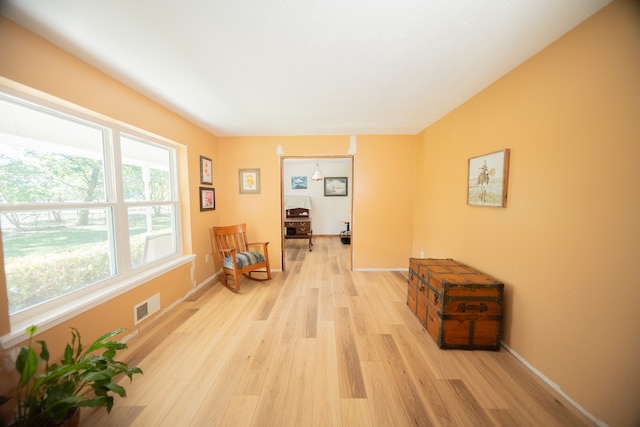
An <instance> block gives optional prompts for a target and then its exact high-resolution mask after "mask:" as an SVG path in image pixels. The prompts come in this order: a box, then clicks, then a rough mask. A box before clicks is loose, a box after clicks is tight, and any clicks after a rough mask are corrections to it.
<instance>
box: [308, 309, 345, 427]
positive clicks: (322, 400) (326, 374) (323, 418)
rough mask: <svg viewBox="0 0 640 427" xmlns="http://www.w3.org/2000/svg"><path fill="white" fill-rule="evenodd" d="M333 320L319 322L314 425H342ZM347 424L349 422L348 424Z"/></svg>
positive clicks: (314, 391)
mask: <svg viewBox="0 0 640 427" xmlns="http://www.w3.org/2000/svg"><path fill="white" fill-rule="evenodd" d="M335 349H336V337H335V329H334V326H333V322H320V323H318V337H317V343H316V363H315V377H314V390H313V393H314V397H313V417H312V424H311V425H312V426H313V427H329V426H340V424H341V418H342V414H341V412H340V381H339V379H338V358H337V355H336V351H335ZM346 425H347V426H348V425H349V424H346Z"/></svg>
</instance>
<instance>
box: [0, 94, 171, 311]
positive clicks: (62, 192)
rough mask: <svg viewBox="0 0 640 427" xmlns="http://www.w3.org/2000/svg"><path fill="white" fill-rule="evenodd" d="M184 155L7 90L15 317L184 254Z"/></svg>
mask: <svg viewBox="0 0 640 427" xmlns="http://www.w3.org/2000/svg"><path fill="white" fill-rule="evenodd" d="M175 165H176V149H175V147H174V146H172V145H170V144H168V143H167V142H166V141H162V140H160V139H159V138H153V137H149V136H146V135H143V134H141V133H140V134H138V133H137V132H135V131H133V130H131V129H123V128H122V127H120V126H116V125H112V124H109V123H102V122H100V121H99V120H97V119H92V118H87V117H84V116H80V115H77V114H74V113H69V112H66V111H65V112H63V111H61V110H59V109H57V108H56V109H52V108H50V107H45V106H42V105H38V104H36V103H33V102H30V101H26V100H23V99H20V98H17V97H14V96H11V95H8V94H4V93H1V92H0V227H1V229H2V239H3V241H2V242H3V247H4V266H5V275H6V282H7V294H8V297H9V313H10V314H11V315H21V314H23V313H27V315H28V313H29V311H30V310H41V309H43V307H44V308H45V309H46V307H47V306H51V305H55V304H60V303H61V302H64V301H65V300H69V299H71V298H74V295H77V293H78V292H85V293H86V292H91V291H92V289H99V288H100V287H101V286H106V285H109V284H112V283H114V282H115V281H117V280H121V279H122V278H125V277H127V276H132V275H133V274H134V273H136V272H137V271H140V270H142V269H144V268H145V267H146V266H150V265H154V264H158V263H159V262H160V261H159V260H160V259H166V258H167V257H171V256H174V255H176V254H177V253H178V247H179V246H178V241H179V235H178V230H179V227H178V222H179V216H178V206H179V201H178V193H177V185H176V180H177V178H176V167H175Z"/></svg>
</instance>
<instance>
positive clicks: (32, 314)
mask: <svg viewBox="0 0 640 427" xmlns="http://www.w3.org/2000/svg"><path fill="white" fill-rule="evenodd" d="M0 97H2V98H3V99H8V100H9V101H10V102H16V103H19V104H21V105H23V106H26V107H28V108H33V109H36V110H40V111H46V112H47V113H48V114H53V115H56V116H59V117H61V118H63V119H68V120H69V119H70V120H73V121H77V122H79V123H82V124H85V125H89V126H94V127H98V128H100V129H103V135H104V140H103V141H104V145H103V159H104V170H105V173H104V175H105V176H104V180H105V191H106V193H105V200H104V201H103V202H91V203H90V207H91V208H102V209H105V210H106V211H107V215H108V216H109V213H108V212H109V211H110V212H111V214H110V215H111V220H112V221H113V226H112V227H111V226H108V227H107V230H108V240H109V244H110V246H111V248H112V251H113V255H114V259H113V261H112V264H114V265H113V266H112V267H113V268H114V271H113V275H112V276H110V277H108V278H107V279H104V280H101V281H99V282H96V283H93V284H90V285H87V286H85V287H83V288H80V289H77V290H75V291H72V292H69V293H67V294H64V295H61V296H58V297H56V298H54V299H52V300H49V301H46V302H44V303H41V304H37V305H34V306H32V307H29V308H26V309H24V310H21V311H18V312H16V313H14V314H11V315H9V313H8V312H7V313H6V315H7V316H8V317H9V324H10V328H11V331H10V333H9V334H7V335H4V336H2V337H0V347H3V348H8V347H10V346H12V345H15V344H17V343H18V342H19V341H20V340H22V339H24V338H25V337H26V334H25V332H24V330H25V328H26V327H27V326H29V325H32V324H38V325H39V327H40V329H41V330H46V329H49V328H51V327H53V326H55V325H57V324H59V323H61V322H63V321H65V320H67V319H69V318H71V317H73V316H76V315H78V314H80V313H82V312H85V311H88V310H90V309H91V308H94V307H96V306H99V305H100V304H102V303H104V302H105V301H107V300H109V299H111V298H114V297H116V296H118V295H120V294H123V293H125V292H127V291H129V290H131V289H134V288H135V287H137V286H139V285H141V284H144V283H146V282H148V281H149V280H151V279H153V278H154V277H158V276H160V275H162V274H164V273H165V272H167V271H170V270H172V269H174V268H176V267H178V266H180V265H184V264H187V263H190V262H192V261H193V259H194V256H193V255H185V254H184V252H183V236H182V233H183V219H182V212H181V196H180V192H179V188H180V171H179V165H180V161H179V157H180V155H181V151H182V150H183V149H184V145H183V144H180V143H177V142H175V141H171V140H169V139H167V138H164V137H162V136H159V135H155V134H153V133H151V132H148V131H145V130H143V129H139V128H136V127H134V126H131V125H128V124H126V123H123V122H120V121H117V120H114V119H111V118H109V117H105V116H103V115H101V114H99V113H95V112H93V111H90V110H87V109H85V108H82V107H79V106H76V105H72V104H69V103H67V102H65V101H61V100H57V99H49V98H51V97H46V98H47V99H45V97H44V96H43V97H39V96H36V95H33V94H29V93H26V92H23V91H20V90H17V89H14V88H12V87H9V86H7V85H5V84H2V83H0ZM122 135H125V136H127V137H129V138H134V139H137V140H139V141H140V142H142V143H146V144H151V145H155V146H158V147H161V148H164V149H168V151H169V158H170V160H169V162H170V171H169V182H170V190H169V191H170V198H169V200H168V201H125V199H124V189H123V182H122V179H121V177H122V162H121V155H120V154H121V151H120V138H121V136H122ZM107 181H108V182H109V183H107ZM87 205H88V203H87V202H65V203H47V204H41V203H38V204H6V203H5V204H0V211H1V212H2V213H4V212H11V211H13V212H15V211H37V210H53V209H78V208H80V207H82V208H86V207H87ZM157 205H164V206H171V207H172V208H173V213H174V214H173V220H172V232H173V233H174V245H175V249H176V251H175V252H174V253H172V254H170V255H167V256H164V257H162V258H160V259H157V260H153V261H150V262H148V263H145V264H141V265H137V266H134V265H132V260H131V251H130V239H129V224H128V209H129V208H130V207H144V206H157ZM0 231H1V230H0ZM0 256H2V257H3V259H4V254H0ZM3 265H4V263H3ZM5 285H6V282H5ZM5 292H6V291H5ZM0 315H2V313H0ZM132 319H133V313H132Z"/></svg>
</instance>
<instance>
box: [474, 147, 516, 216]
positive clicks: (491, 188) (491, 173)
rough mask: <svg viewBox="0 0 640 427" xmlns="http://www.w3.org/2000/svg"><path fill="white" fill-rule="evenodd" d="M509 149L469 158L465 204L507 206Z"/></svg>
mask: <svg viewBox="0 0 640 427" xmlns="http://www.w3.org/2000/svg"><path fill="white" fill-rule="evenodd" d="M508 181H509V149H508V148H507V149H505V150H502V151H496V152H495V153H489V154H485V155H483V156H478V157H472V158H470V159H469V173H468V180H467V184H468V186H467V204H468V205H473V206H497V207H501V208H504V207H506V206H507V182H508Z"/></svg>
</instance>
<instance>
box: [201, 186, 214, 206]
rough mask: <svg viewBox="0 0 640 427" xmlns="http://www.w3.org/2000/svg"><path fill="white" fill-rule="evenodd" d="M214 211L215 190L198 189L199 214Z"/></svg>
mask: <svg viewBox="0 0 640 427" xmlns="http://www.w3.org/2000/svg"><path fill="white" fill-rule="evenodd" d="M215 210H216V189H215V188H210V187H200V212H204V211H215Z"/></svg>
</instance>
